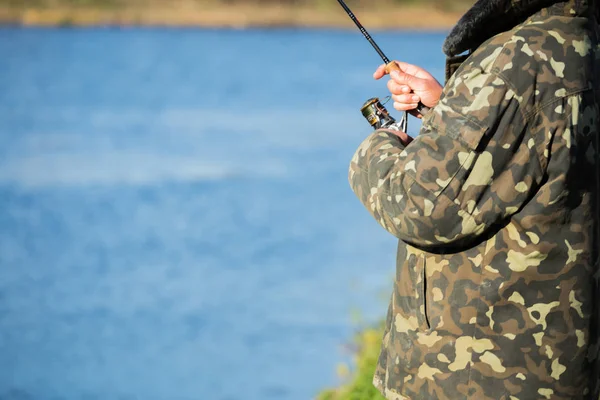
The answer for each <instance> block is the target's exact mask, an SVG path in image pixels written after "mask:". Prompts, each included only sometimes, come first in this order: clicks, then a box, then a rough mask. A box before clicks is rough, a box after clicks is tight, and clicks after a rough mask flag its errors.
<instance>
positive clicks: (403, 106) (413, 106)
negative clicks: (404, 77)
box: [394, 101, 417, 111]
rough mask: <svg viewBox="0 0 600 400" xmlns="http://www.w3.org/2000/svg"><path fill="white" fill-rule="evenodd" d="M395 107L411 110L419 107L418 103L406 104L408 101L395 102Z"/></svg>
mask: <svg viewBox="0 0 600 400" xmlns="http://www.w3.org/2000/svg"><path fill="white" fill-rule="evenodd" d="M394 108H395V109H396V110H398V111H410V110H414V109H415V108H417V104H416V103H414V104H406V103H398V102H396V101H395V102H394Z"/></svg>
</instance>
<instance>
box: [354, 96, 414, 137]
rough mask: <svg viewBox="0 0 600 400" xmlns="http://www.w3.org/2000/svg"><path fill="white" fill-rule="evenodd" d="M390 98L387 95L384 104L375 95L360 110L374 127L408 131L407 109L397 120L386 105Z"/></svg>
mask: <svg viewBox="0 0 600 400" xmlns="http://www.w3.org/2000/svg"><path fill="white" fill-rule="evenodd" d="M389 99H390V97H389V96H388V97H386V98H385V99H384V102H383V104H382V103H381V101H379V99H378V98H377V97H373V98H371V99H369V100H367V101H366V102H365V104H363V106H362V107H361V109H360V111H361V113H362V115H363V117H365V119H366V120H367V122H368V123H369V125H371V127H372V128H373V129H381V128H384V129H391V130H394V131H402V132H405V133H406V131H407V129H408V112H407V111H405V112H404V114H403V115H402V118H400V121H396V120H395V119H394V117H392V116H391V115H390V113H389V112H388V110H387V109H386V108H385V106H384V104H385V103H387V102H388V100H389Z"/></svg>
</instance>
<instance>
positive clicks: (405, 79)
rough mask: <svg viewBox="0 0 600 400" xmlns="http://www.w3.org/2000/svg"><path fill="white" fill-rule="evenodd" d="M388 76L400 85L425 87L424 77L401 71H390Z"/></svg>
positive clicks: (412, 87) (413, 87) (422, 88)
mask: <svg viewBox="0 0 600 400" xmlns="http://www.w3.org/2000/svg"><path fill="white" fill-rule="evenodd" d="M390 77H391V78H392V79H393V80H394V81H396V82H397V83H399V84H401V85H406V86H408V87H410V88H411V89H413V90H414V89H421V90H424V89H427V82H426V81H425V80H424V79H421V78H417V77H416V76H414V75H410V74H407V73H405V72H401V71H392V72H390Z"/></svg>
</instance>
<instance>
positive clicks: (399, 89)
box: [387, 79, 411, 95]
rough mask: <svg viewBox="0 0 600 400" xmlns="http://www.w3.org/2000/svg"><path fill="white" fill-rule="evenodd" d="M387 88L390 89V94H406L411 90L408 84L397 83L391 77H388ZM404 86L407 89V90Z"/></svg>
mask: <svg viewBox="0 0 600 400" xmlns="http://www.w3.org/2000/svg"><path fill="white" fill-rule="evenodd" d="M387 88H388V90H389V91H390V93H391V94H392V95H400V94H407V93H410V92H411V90H410V88H409V87H408V86H406V85H401V84H399V83H397V82H396V81H395V80H393V79H390V80H389V81H388V82H387ZM405 88H406V89H408V91H407V90H406V89H405Z"/></svg>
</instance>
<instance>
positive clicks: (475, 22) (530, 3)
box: [443, 0, 599, 57]
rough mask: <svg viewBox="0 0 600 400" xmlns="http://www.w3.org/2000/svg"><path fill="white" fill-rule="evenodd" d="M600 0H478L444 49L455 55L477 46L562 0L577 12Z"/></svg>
mask: <svg viewBox="0 0 600 400" xmlns="http://www.w3.org/2000/svg"><path fill="white" fill-rule="evenodd" d="M597 1H599V0H569V1H562V2H561V1H557V0H478V1H477V2H476V3H475V4H474V5H473V7H471V9H470V10H469V11H467V13H466V14H465V15H464V16H463V17H462V18H461V19H460V20H459V21H458V24H456V26H455V27H454V28H453V29H452V31H451V32H450V35H448V37H447V38H446V41H445V42H444V47H443V50H444V53H446V55H448V56H450V57H452V56H456V55H458V54H461V53H463V52H465V51H467V50H474V49H475V48H477V47H478V46H479V45H480V44H481V43H483V42H485V41H486V40H487V39H489V38H490V37H492V36H494V35H496V34H498V33H500V32H505V31H507V30H510V29H512V28H513V27H515V26H516V25H518V24H520V23H522V22H524V21H525V20H526V19H527V18H529V17H530V16H532V15H533V14H535V13H536V12H538V11H540V10H541V9H543V8H546V7H549V6H551V5H553V4H557V5H558V4H559V3H562V4H563V5H564V7H565V8H566V7H571V8H573V9H575V10H576V11H577V12H578V13H579V12H581V13H584V12H586V11H587V10H588V8H590V5H591V6H592V7H594V3H596V2H597Z"/></svg>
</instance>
